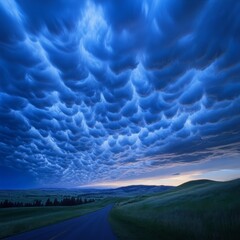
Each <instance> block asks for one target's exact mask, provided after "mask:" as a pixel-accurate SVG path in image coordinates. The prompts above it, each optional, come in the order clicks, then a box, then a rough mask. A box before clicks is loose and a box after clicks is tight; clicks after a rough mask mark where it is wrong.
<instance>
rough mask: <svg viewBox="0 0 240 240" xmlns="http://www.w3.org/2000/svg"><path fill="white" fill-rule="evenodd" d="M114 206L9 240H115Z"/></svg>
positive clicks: (8, 239)
mask: <svg viewBox="0 0 240 240" xmlns="http://www.w3.org/2000/svg"><path fill="white" fill-rule="evenodd" d="M111 208H112V205H108V206H106V207H104V208H102V209H100V210H98V211H95V212H92V213H88V214H86V215H83V216H81V217H78V218H74V219H70V220H67V221H63V222H60V223H57V224H54V225H50V226H47V227H43V228H39V229H36V230H33V231H30V232H26V233H22V234H19V235H16V236H13V237H9V238H7V240H31V239H33V240H59V239H61V240H66V239H67V240H76V239H79V240H115V239H116V237H115V236H114V235H113V232H112V230H111V227H110V224H109V222H108V215H109V212H110V210H111Z"/></svg>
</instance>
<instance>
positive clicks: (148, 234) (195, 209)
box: [110, 179, 240, 240]
mask: <svg viewBox="0 0 240 240" xmlns="http://www.w3.org/2000/svg"><path fill="white" fill-rule="evenodd" d="M110 221H111V224H112V227H113V229H114V232H115V233H116V235H117V236H118V238H119V239H131V240H134V239H151V240H153V239H161V240H164V239H184V240H187V239H189V240H190V239H191V240H194V239H199V240H200V239H201V240H202V239H204V240H206V239H216V240H221V239H224V240H225V239H227V240H231V239H239V236H240V179H237V180H234V181H229V182H213V181H207V180H199V181H193V182H188V183H185V184H183V185H181V186H179V187H176V188H174V189H172V190H169V191H166V192H163V193H160V194H155V195H154V196H150V197H136V198H131V199H129V200H127V201H124V202H118V203H117V204H116V205H115V207H114V209H113V210H112V212H111V216H110Z"/></svg>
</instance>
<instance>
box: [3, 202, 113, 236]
mask: <svg viewBox="0 0 240 240" xmlns="http://www.w3.org/2000/svg"><path fill="white" fill-rule="evenodd" d="M115 201H116V200H115V199H105V200H101V201H97V202H94V203H89V204H83V205H80V206H70V207H30V208H6V209H0V238H3V237H6V236H10V235H14V234H18V233H21V232H25V231H29V230H32V229H36V228H39V227H43V226H46V225H49V224H53V223H56V222H60V221H63V220H66V219H70V218H73V217H78V216H81V215H84V214H86V213H90V212H93V211H96V210H98V209H100V208H102V207H104V206H106V205H107V204H109V203H112V202H115Z"/></svg>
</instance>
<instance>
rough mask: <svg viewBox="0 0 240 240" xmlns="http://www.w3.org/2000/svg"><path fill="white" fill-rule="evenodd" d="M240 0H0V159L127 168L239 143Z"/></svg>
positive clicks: (56, 172) (119, 173) (232, 150)
mask: <svg viewBox="0 0 240 240" xmlns="http://www.w3.org/2000/svg"><path fill="white" fill-rule="evenodd" d="M239 12H240V4H239V2H238V1H185V0H183V1H178V0H175V1H174V0H172V1H164V0H163V1H155V0H142V1H138V0H133V1H128V0H124V1H122V0H121V1H120V0H119V1H118V0H117V1H110V0H95V1H93V0H92V1H91V0H89V1H77V0H71V1H63V0H60V1H59V0H58V1H42V0H41V1H40V0H36V1H30V0H15V1H14V0H7V1H2V2H1V3H0V22H1V26H0V78H1V79H0V153H1V163H0V167H1V166H2V167H4V166H5V167H6V166H9V167H12V168H15V169H20V170H21V171H23V172H26V173H28V174H31V175H32V176H33V177H34V178H35V179H37V181H38V182H41V183H42V184H44V183H49V184H51V183H56V182H57V183H59V184H64V183H65V182H68V183H69V184H73V185H79V184H89V183H92V182H96V181H99V180H101V181H104V180H111V179H118V178H119V177H121V178H128V177H129V176H130V175H134V174H135V173H138V174H139V173H147V172H151V171H152V170H154V169H156V168H164V167H166V166H169V165H177V164H180V163H191V162H195V161H206V160H210V159H212V158H216V157H218V156H221V157H223V156H226V157H227V156H228V157H229V156H231V155H232V154H234V155H236V154H239V151H240V148H239V146H240V81H239V79H240V59H239V56H240V31H239V29H240V17H239Z"/></svg>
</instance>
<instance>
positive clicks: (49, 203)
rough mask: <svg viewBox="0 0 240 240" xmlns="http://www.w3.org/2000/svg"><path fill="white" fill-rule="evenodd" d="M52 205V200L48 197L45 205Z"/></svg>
mask: <svg viewBox="0 0 240 240" xmlns="http://www.w3.org/2000/svg"><path fill="white" fill-rule="evenodd" d="M52 205H53V203H52V201H51V200H50V199H49V198H48V199H47V201H46V203H45V206H52Z"/></svg>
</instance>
